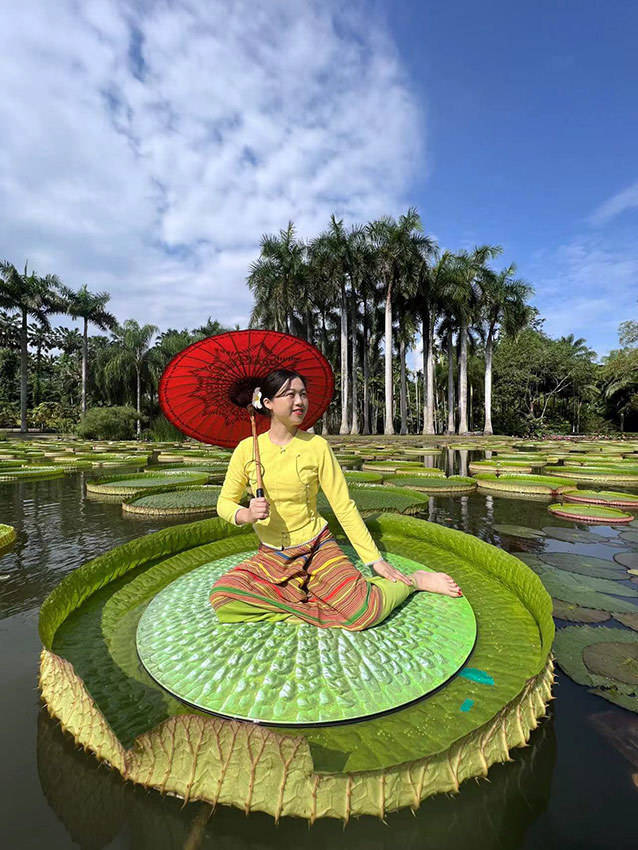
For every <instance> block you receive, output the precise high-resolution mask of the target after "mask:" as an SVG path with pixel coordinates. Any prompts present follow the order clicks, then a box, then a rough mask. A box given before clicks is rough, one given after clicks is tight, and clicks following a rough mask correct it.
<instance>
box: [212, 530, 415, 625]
mask: <svg viewBox="0 0 638 850" xmlns="http://www.w3.org/2000/svg"><path fill="white" fill-rule="evenodd" d="M414 590H415V588H414V587H412V586H409V585H407V584H405V583H404V582H401V581H398V582H392V581H390V580H389V579H385V578H382V577H380V576H375V577H374V578H368V577H366V576H364V575H363V574H362V573H361V572H360V570H358V569H357V567H355V566H354V564H353V563H352V562H351V561H350V559H349V558H348V557H347V555H346V554H345V553H344V552H343V551H342V549H341V548H340V547H339V544H338V543H337V541H336V540H335V537H334V535H333V534H332V532H331V531H330V529H329V527H328V526H327V525H326V526H325V527H324V528H323V529H322V531H320V532H319V534H318V535H317V536H316V537H314V538H313V539H312V540H308V541H306V542H305V543H301V544H299V545H298V546H291V547H288V548H286V549H273V548H271V547H270V546H266V545H264V544H263V543H261V544H260V545H259V548H258V550H257V552H256V553H255V554H254V555H252V556H251V557H250V558H248V559H247V560H246V561H242V563H241V564H238V565H237V566H236V567H233V568H232V569H231V570H229V571H228V572H227V573H224V575H222V576H220V578H218V579H217V581H216V582H215V584H214V585H213V587H212V589H211V593H210V602H211V605H212V606H213V608H214V609H215V612H216V614H217V617H218V619H219V621H220V622H222V623H237V622H251V621H252V622H255V621H260V620H261V621H263V620H266V621H271V622H275V621H277V620H290V621H292V622H303V623H310V624H312V625H314V626H317V627H318V628H321V629H325V628H331V627H338V628H342V629H348V630H351V631H360V630H361V629H367V628H369V627H370V626H374V625H376V624H377V623H380V622H381V621H382V620H384V619H385V618H386V617H387V616H388V615H389V614H390V613H391V611H392V610H394V608H396V607H397V605H400V604H401V603H402V602H403V601H405V599H406V598H407V597H408V596H409V595H410V594H411V593H413V592H414Z"/></svg>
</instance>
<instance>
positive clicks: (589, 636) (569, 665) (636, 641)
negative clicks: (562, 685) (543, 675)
mask: <svg viewBox="0 0 638 850" xmlns="http://www.w3.org/2000/svg"><path fill="white" fill-rule="evenodd" d="M597 644H623V645H624V646H625V647H626V649H625V653H626V655H627V657H628V658H629V659H630V661H629V663H628V664H627V665H626V666H625V665H624V664H623V669H622V671H621V672H622V673H623V674H625V673H626V672H627V669H629V668H630V667H631V675H633V674H634V673H635V672H636V670H635V667H634V664H635V663H636V662H634V661H633V659H634V657H635V655H634V653H635V651H636V650H637V649H638V635H636V634H635V633H634V632H630V631H626V630H625V629H616V628H613V627H612V626H566V627H565V628H564V629H558V630H557V632H556V636H555V638H554V645H553V652H554V655H555V656H556V660H557V662H558V664H559V666H560V668H561V670H563V671H564V672H565V673H566V674H567V675H568V676H569V677H570V679H573V680H574V681H575V682H578V684H579V685H589V686H590V687H603V688H613V689H615V690H617V691H620V692H621V693H623V694H629V695H633V694H634V693H635V692H636V690H637V688H636V685H634V684H631V683H627V682H625V681H621V680H620V679H615V678H611V677H610V676H609V675H604V674H603V675H601V674H600V673H596V672H594V671H593V670H591V669H590V668H589V667H587V666H586V665H585V661H584V651H585V649H590V647H592V646H595V645H597ZM629 647H631V649H630V648H629ZM618 654H619V653H617V652H616V654H615V656H614V657H617V656H618ZM621 655H622V654H621ZM599 657H600V656H596V655H595V653H594V652H593V649H591V650H590V652H588V659H592V664H593V665H594V666H596V665H597V664H599V663H601V662H599V661H598V660H597V659H598V658H599ZM606 669H607V670H612V669H615V668H614V667H612V666H610V667H608V668H606Z"/></svg>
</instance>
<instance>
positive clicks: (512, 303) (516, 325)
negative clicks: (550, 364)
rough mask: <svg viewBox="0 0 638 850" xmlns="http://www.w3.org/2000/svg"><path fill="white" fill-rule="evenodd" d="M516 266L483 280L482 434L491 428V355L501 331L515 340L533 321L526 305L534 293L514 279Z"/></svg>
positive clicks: (486, 271) (488, 271)
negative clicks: (483, 374)
mask: <svg viewBox="0 0 638 850" xmlns="http://www.w3.org/2000/svg"><path fill="white" fill-rule="evenodd" d="M515 272H516V266H515V265H514V263H512V264H511V265H509V266H508V267H507V268H505V269H503V270H502V271H500V272H493V271H492V270H491V269H484V271H483V273H482V274H481V277H480V282H479V286H480V290H481V296H480V297H481V318H482V325H483V332H484V333H483V335H484V339H485V424H484V426H483V434H485V435H490V434H493V433H494V431H493V428H492V355H493V352H494V342H495V338H496V335H497V334H498V329H499V327H502V328H503V330H504V331H505V333H506V334H508V336H515V335H516V334H517V333H518V332H519V331H520V330H521V329H522V328H523V327H525V325H526V324H527V323H528V321H529V319H530V318H531V314H532V308H530V306H529V305H528V304H527V303H526V300H527V298H529V296H530V295H531V294H532V293H533V291H534V290H533V289H532V287H531V286H528V284H526V283H525V282H524V281H523V280H517V279H514V274H515Z"/></svg>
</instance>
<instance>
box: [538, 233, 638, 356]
mask: <svg viewBox="0 0 638 850" xmlns="http://www.w3.org/2000/svg"><path fill="white" fill-rule="evenodd" d="M525 276H526V277H527V278H528V279H529V280H530V281H531V282H532V283H533V285H534V287H535V289H536V297H535V298H534V299H533V302H534V303H535V304H536V305H537V306H538V308H539V309H540V312H541V315H542V316H544V317H545V324H544V326H543V327H544V329H545V331H546V332H547V333H549V334H550V336H554V337H557V336H564V335H566V334H568V333H573V334H574V335H575V336H577V337H578V336H582V337H584V338H586V340H587V344H588V345H589V346H590V347H591V348H593V349H594V350H595V351H597V352H598V354H599V355H600V356H603V355H605V354H608V353H609V351H610V349H612V348H615V347H617V345H618V325H619V324H620V322H622V321H623V320H625V319H629V318H632V317H634V316H636V313H637V306H636V301H637V299H638V287H637V286H636V282H637V281H638V248H637V247H636V246H635V245H633V244H631V243H630V244H621V243H619V242H617V241H613V240H610V239H605V240H604V239H603V238H602V237H601V236H599V235H589V236H580V237H578V238H575V239H573V240H572V241H571V242H569V243H567V244H565V245H561V246H559V247H558V248H557V249H556V250H552V251H546V252H542V253H539V254H537V257H536V263H535V265H534V266H533V267H532V268H531V269H530V270H529V274H527V273H526V275H525Z"/></svg>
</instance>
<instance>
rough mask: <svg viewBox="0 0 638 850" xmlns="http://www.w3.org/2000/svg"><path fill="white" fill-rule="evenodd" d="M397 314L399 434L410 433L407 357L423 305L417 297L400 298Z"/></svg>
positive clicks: (398, 298)
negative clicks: (419, 311)
mask: <svg viewBox="0 0 638 850" xmlns="http://www.w3.org/2000/svg"><path fill="white" fill-rule="evenodd" d="M395 303H396V306H397V308H398V309H397V312H398V314H399V316H400V321H399V326H398V328H397V338H398V342H399V375H400V378H399V413H400V416H401V426H400V430H399V433H400V434H407V433H408V397H407V383H406V368H407V367H406V355H407V350H408V349H409V348H411V347H412V344H413V342H414V336H415V333H416V328H417V319H418V310H419V309H420V307H421V305H420V303H419V301H418V299H417V295H416V294H415V295H413V296H412V297H411V298H406V297H405V296H398V297H397V300H396V302H395Z"/></svg>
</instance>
